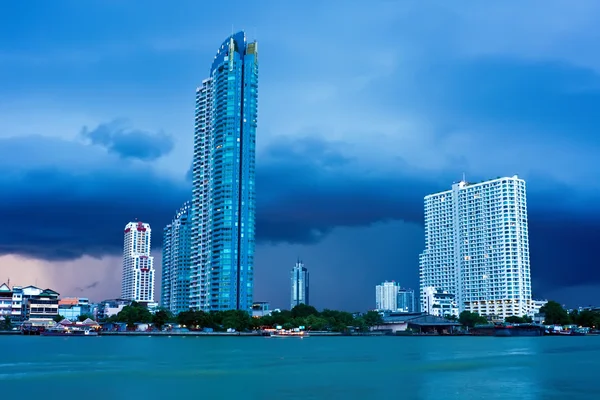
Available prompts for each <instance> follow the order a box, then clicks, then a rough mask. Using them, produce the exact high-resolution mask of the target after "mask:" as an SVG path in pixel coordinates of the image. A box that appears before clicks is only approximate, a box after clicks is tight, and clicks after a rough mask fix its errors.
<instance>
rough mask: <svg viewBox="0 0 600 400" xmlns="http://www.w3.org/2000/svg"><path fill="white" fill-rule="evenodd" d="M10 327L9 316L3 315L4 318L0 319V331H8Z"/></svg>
mask: <svg viewBox="0 0 600 400" xmlns="http://www.w3.org/2000/svg"><path fill="white" fill-rule="evenodd" d="M11 329H12V321H11V320H10V316H8V315H7V316H6V317H4V320H0V331H10V330H11Z"/></svg>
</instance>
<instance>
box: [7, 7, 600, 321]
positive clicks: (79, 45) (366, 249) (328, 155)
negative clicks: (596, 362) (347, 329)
mask: <svg viewBox="0 0 600 400" xmlns="http://www.w3.org/2000/svg"><path fill="white" fill-rule="evenodd" d="M34 3H36V5H35V6H31V5H28V6H27V8H26V9H25V8H24V7H25V6H24V5H20V4H13V5H11V6H7V7H5V8H6V15H10V14H14V15H19V18H15V19H14V20H12V21H10V22H8V21H7V23H3V24H0V32H1V33H2V34H1V35H0V71H1V72H2V74H3V76H4V78H3V83H2V88H1V90H0V167H1V168H2V170H3V171H5V173H4V174H2V176H0V184H1V185H2V188H3V194H2V196H0V222H1V223H0V283H2V282H4V281H6V280H7V278H10V282H11V283H13V284H15V285H30V284H31V285H34V284H35V285H37V286H40V287H42V286H43V287H50V288H52V289H56V290H57V291H58V292H60V293H61V294H64V295H70V296H85V297H90V298H93V299H94V300H102V299H105V298H115V297H118V296H119V293H120V289H121V272H122V259H123V227H124V226H125V225H126V224H127V223H128V222H130V221H136V220H139V221H144V222H147V223H149V224H150V226H152V228H153V229H154V230H155V235H154V237H153V238H152V253H151V254H152V256H154V267H155V269H156V290H155V293H154V299H155V301H158V300H159V299H160V293H159V289H160V283H159V277H160V276H161V271H160V266H161V244H162V243H161V242H162V234H161V232H162V229H163V228H164V227H165V226H166V225H167V224H168V223H170V222H171V221H172V219H173V215H174V214H175V213H176V211H177V210H178V209H179V208H180V207H181V205H182V204H184V203H185V202H186V201H190V200H191V199H192V198H191V194H192V168H191V164H192V156H193V146H194V101H195V95H196V93H195V88H196V87H198V86H199V85H201V83H202V79H204V78H206V77H207V72H208V66H210V64H211V63H212V62H213V60H214V57H215V53H216V52H217V50H218V46H219V44H220V43H222V42H223V39H224V38H226V37H227V35H228V34H230V31H231V27H232V25H233V27H234V28H235V29H234V32H237V31H239V30H242V29H244V31H245V32H246V35H247V36H248V42H253V41H254V40H257V41H258V42H260V46H261V48H260V69H261V71H260V85H259V86H260V95H259V99H260V101H259V106H258V119H259V120H260V122H259V124H258V128H257V134H256V138H257V139H256V252H255V257H254V296H253V298H254V300H255V301H269V302H271V304H272V305H273V306H276V307H281V308H287V306H288V305H289V303H290V292H289V291H290V267H291V266H292V265H293V263H294V261H295V260H296V258H297V257H298V256H300V257H301V258H302V260H303V261H305V262H306V264H307V265H309V266H310V271H311V282H310V304H311V305H314V306H315V307H317V308H332V309H344V310H366V309H369V308H372V307H373V305H374V304H373V303H374V302H373V287H374V286H375V285H377V284H378V283H381V282H383V281H386V280H395V281H397V282H400V284H401V285H402V286H403V287H410V288H418V287H419V254H420V253H421V252H422V251H423V248H424V245H425V241H424V226H423V219H424V210H423V199H424V197H425V196H427V195H429V194H432V193H438V192H441V191H443V190H446V189H447V188H448V187H450V186H451V185H452V184H453V183H454V182H458V181H460V180H461V178H462V177H463V174H464V175H465V176H466V180H467V181H469V182H479V181H482V180H489V179H495V178H496V177H500V176H502V177H504V176H513V175H516V174H518V176H519V177H520V178H523V179H524V180H525V181H526V182H527V209H528V227H529V228H528V232H529V249H530V257H531V288H532V296H533V297H534V298H546V299H554V300H557V301H559V302H560V303H564V304H567V305H569V306H578V305H588V304H597V303H598V299H597V296H596V293H597V292H598V290H599V289H600V272H598V269H597V268H596V264H597V261H596V257H595V252H594V248H595V246H594V244H595V243H596V242H597V240H598V238H599V237H600V223H599V222H600V221H599V219H600V213H599V212H598V208H597V206H596V204H597V197H598V193H599V190H600V188H599V187H598V184H597V182H598V179H596V175H597V174H598V172H600V171H599V167H598V163H595V162H594V160H595V159H596V158H597V157H596V156H595V154H596V153H597V150H598V146H599V143H600V142H599V141H598V139H597V138H596V137H595V128H596V126H597V125H598V122H599V121H598V118H597V116H596V112H595V110H596V109H597V107H598V106H599V105H600V89H599V87H600V86H598V82H600V75H599V73H600V57H599V56H597V55H595V53H593V52H591V51H587V50H585V51H584V49H591V48H593V45H594V44H595V43H596V39H597V35H596V34H595V31H594V30H593V29H590V27H593V26H597V24H598V23H599V22H600V21H599V20H600V17H597V16H598V15H600V4H596V3H594V2H591V1H583V2H581V3H580V4H579V6H578V7H577V8H576V9H575V8H574V7H568V3H567V2H562V3H561V2H555V3H554V4H553V5H550V4H547V3H544V2H536V1H534V2H530V3H528V4H525V5H524V4H518V3H517V2H505V3H502V4H493V5H490V4H485V5H483V4H481V5H478V4H471V5H469V6H468V7H467V6H464V7H460V6H456V5H454V6H450V5H446V4H444V3H441V2H440V4H438V5H437V6H436V7H432V6H427V5H417V3H414V4H412V3H410V4H409V3H400V4H398V3H393V2H381V3H378V2H375V3H377V6H375V5H374V4H375V3H372V2H371V3H368V4H369V5H368V6H367V5H366V3H362V4H360V3H353V4H347V3H345V2H340V1H332V2H328V3H327V4H320V3H319V2H310V1H309V2H305V3H302V4H297V5H292V4H280V3H278V2H269V1H267V2H264V3H261V4H260V5H256V6H253V7H252V8H250V9H248V8H245V7H233V6H232V7H231V13H227V14H223V13H219V12H218V10H217V8H216V6H210V5H206V6H205V5H202V6H200V5H199V4H197V3H196V2H191V1H188V2H182V3H181V6H180V7H178V8H177V9H175V8H173V7H166V6H163V5H160V4H162V3H158V2H156V3H154V2H152V1H151V2H150V3H151V4H153V6H148V7H144V8H141V7H135V6H134V5H132V4H131V5H130V4H105V3H101V2H94V1H92V2H89V3H86V4H85V5H84V4H78V3H69V7H66V6H61V5H60V4H52V5H50V4H46V3H45V2H34ZM239 4H242V3H239ZM206 13H208V14H210V15H211V18H209V19H208V20H206V21H203V23H202V24H201V25H200V24H198V21H197V17H198V15H200V14H206ZM90 14H93V15H94V19H89V18H88V16H89V15H90ZM105 20H111V24H110V26H108V25H106V24H104V23H103V21H105ZM303 20H310V21H311V24H305V23H303V22H302V21H303ZM66 21H68V22H69V23H61V22H66ZM50 24H52V25H50ZM507 26H510V27H511V28H510V29H507ZM50 27H52V29H50ZM157 232H158V233H157ZM332 288H334V289H332ZM335 288H339V289H335ZM336 290H337V291H336ZM348 293H352V295H348Z"/></svg>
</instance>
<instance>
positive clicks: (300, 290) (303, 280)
mask: <svg viewBox="0 0 600 400" xmlns="http://www.w3.org/2000/svg"><path fill="white" fill-rule="evenodd" d="M291 278H292V279H291V282H292V290H291V303H290V304H291V305H290V310H291V309H292V308H294V307H296V306H297V305H299V304H306V305H309V304H310V303H309V281H308V278H309V277H308V269H306V267H305V266H304V263H303V262H302V261H300V260H298V262H296V265H295V266H294V267H293V268H292V276H291Z"/></svg>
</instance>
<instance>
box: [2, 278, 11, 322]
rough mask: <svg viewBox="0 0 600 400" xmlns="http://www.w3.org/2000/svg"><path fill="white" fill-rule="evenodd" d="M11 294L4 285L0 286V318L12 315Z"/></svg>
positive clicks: (9, 289)
mask: <svg viewBox="0 0 600 400" xmlns="http://www.w3.org/2000/svg"><path fill="white" fill-rule="evenodd" d="M12 303H13V293H12V290H11V288H9V287H8V285H7V284H6V283H3V284H2V285H0V318H2V319H4V318H6V317H10V316H11V315H12Z"/></svg>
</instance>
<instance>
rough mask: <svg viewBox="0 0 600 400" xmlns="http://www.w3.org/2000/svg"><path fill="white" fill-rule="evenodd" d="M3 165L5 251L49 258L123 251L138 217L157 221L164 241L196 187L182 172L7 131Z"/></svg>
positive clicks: (1, 144) (0, 240)
mask: <svg viewBox="0 0 600 400" xmlns="http://www.w3.org/2000/svg"><path fill="white" fill-rule="evenodd" d="M18 149H21V152H20V153H19V152H18ZM15 154H28V155H29V157H31V158H28V160H27V161H26V162H23V159H22V158H21V156H17V155H15ZM0 168H1V169H2V170H3V171H4V173H3V174H2V175H0V187H2V196H0V221H1V223H0V254H19V255H23V256H28V257H35V258H40V259H45V260H69V259H75V258H78V257H80V256H82V255H84V254H88V255H90V256H94V257H100V256H103V255H106V254H118V253H120V252H122V245H123V236H122V234H123V228H124V226H125V224H127V222H129V221H133V220H135V219H136V218H139V220H143V221H145V222H149V223H150V224H151V225H152V227H153V229H154V232H155V233H154V236H153V238H154V239H155V240H156V242H155V243H156V244H157V245H160V237H161V236H162V235H161V230H162V227H163V226H164V225H165V224H166V223H167V222H168V221H169V220H170V218H171V217H172V214H173V212H174V210H176V208H177V207H179V206H180V205H181V203H183V202H184V201H185V200H186V199H187V197H188V192H189V190H188V185H187V184H186V183H185V182H184V181H183V179H181V180H180V181H174V180H172V179H170V178H167V177H163V176H161V175H159V174H157V173H156V172H155V171H154V170H153V169H152V168H151V167H150V166H147V165H139V164H134V163H131V162H130V161H127V160H122V159H119V158H116V157H113V156H110V155H106V154H102V152H98V151H96V150H95V149H94V148H93V147H90V146H84V145H79V144H76V143H69V142H65V141H62V140H60V139H53V138H44V137H23V138H12V139H0Z"/></svg>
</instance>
